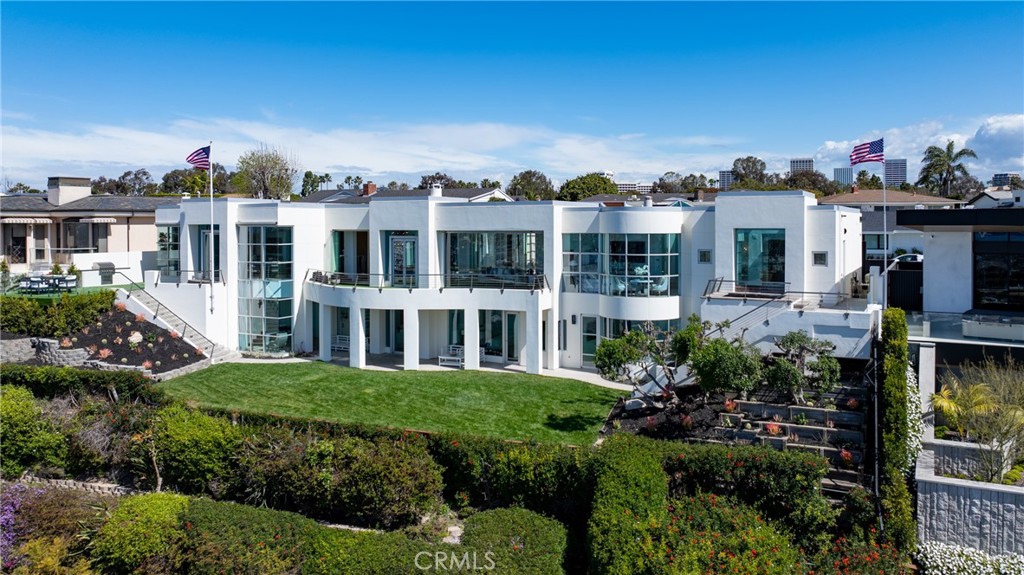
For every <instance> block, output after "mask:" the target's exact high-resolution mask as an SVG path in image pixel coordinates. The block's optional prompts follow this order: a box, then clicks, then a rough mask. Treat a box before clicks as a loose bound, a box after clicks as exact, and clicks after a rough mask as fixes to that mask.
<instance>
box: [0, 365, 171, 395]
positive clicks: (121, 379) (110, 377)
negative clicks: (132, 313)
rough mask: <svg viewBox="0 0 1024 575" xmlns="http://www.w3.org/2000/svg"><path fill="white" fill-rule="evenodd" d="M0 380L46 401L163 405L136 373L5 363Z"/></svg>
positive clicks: (2, 366) (146, 380)
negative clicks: (78, 398) (66, 398)
mask: <svg viewBox="0 0 1024 575" xmlns="http://www.w3.org/2000/svg"><path fill="white" fill-rule="evenodd" d="M0 379H2V380H3V382H4V383H9V384H11V385H20V386H22V387H26V388H28V389H29V390H31V391H32V395H35V396H36V397H39V398H45V399H53V398H54V397H58V396H63V395H67V394H75V395H81V394H83V393H87V394H91V395H104V396H107V397H110V398H111V399H113V398H117V399H118V400H124V401H134V400H136V399H140V400H142V401H145V402H147V403H162V402H164V401H165V398H164V397H165V396H164V394H163V391H161V390H159V389H157V388H156V386H154V385H152V382H151V381H150V380H148V379H146V378H145V377H144V376H143V375H142V374H141V373H138V372H135V371H99V370H95V369H78V368H74V367H55V366H31V365H18V364H10V363H5V364H2V365H0Z"/></svg>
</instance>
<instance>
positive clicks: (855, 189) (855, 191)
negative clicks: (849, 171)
mask: <svg viewBox="0 0 1024 575" xmlns="http://www.w3.org/2000/svg"><path fill="white" fill-rule="evenodd" d="M850 193H851V194H856V193H857V184H854V185H852V186H850Z"/></svg>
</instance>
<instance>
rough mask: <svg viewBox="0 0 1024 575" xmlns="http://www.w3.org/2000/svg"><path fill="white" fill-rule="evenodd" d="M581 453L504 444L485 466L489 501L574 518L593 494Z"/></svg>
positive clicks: (548, 446)
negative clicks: (489, 495)
mask: <svg viewBox="0 0 1024 575" xmlns="http://www.w3.org/2000/svg"><path fill="white" fill-rule="evenodd" d="M584 453H585V452H583V451H581V450H572V449H566V448H565V447H562V446H558V445H515V446H509V445H506V446H505V448H504V449H502V450H501V451H498V453H497V454H496V455H495V456H494V459H493V460H491V461H490V463H489V465H488V466H487V469H488V474H487V475H488V477H487V479H486V480H487V482H488V486H487V487H488V490H489V493H490V494H491V497H490V503H491V504H492V505H496V506H499V507H505V506H511V505H516V506H520V507H525V508H527V509H531V510H534V511H538V512H544V513H549V514H552V515H554V516H556V517H559V518H561V519H563V520H569V519H571V518H573V517H574V516H576V515H577V514H579V513H581V512H583V511H584V510H585V509H586V508H587V507H588V506H589V502H590V500H591V498H592V497H593V491H592V489H591V488H590V486H591V485H592V481H591V479H590V478H589V476H588V475H589V473H588V469H587V467H586V462H585V457H586V456H585V455H584Z"/></svg>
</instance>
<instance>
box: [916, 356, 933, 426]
mask: <svg viewBox="0 0 1024 575" xmlns="http://www.w3.org/2000/svg"><path fill="white" fill-rule="evenodd" d="M919 345H920V348H919V351H918V354H917V355H918V363H917V387H918V388H919V389H920V390H921V416H922V417H923V419H924V437H922V439H924V440H925V441H932V440H934V439H935V411H934V410H933V409H932V408H931V401H932V394H933V393H935V344H934V343H921V344H919Z"/></svg>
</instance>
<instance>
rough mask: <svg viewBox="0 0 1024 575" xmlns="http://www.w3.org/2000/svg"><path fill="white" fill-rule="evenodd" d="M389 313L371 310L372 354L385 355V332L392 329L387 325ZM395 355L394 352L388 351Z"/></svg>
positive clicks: (370, 350)
mask: <svg viewBox="0 0 1024 575" xmlns="http://www.w3.org/2000/svg"><path fill="white" fill-rule="evenodd" d="M385 318H387V313H386V311H385V310H382V309H371V310H370V349H369V350H368V351H369V352H370V353H384V330H387V329H391V326H389V325H386V324H385V321H384V320H385ZM388 351H389V352H391V353H393V352H394V350H393V349H391V350H388Z"/></svg>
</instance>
